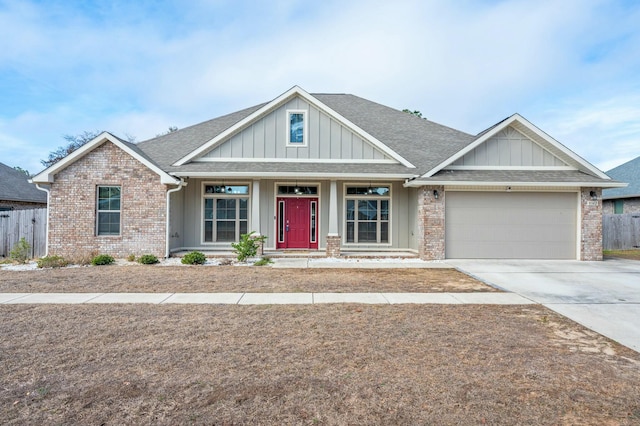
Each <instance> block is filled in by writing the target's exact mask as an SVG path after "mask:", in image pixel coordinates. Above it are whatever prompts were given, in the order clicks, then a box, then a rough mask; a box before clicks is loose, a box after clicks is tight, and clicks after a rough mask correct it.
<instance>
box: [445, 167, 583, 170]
mask: <svg viewBox="0 0 640 426" xmlns="http://www.w3.org/2000/svg"><path fill="white" fill-rule="evenodd" d="M442 170H524V171H558V170H562V171H574V170H577V169H576V168H575V167H571V166H447V167H445V168H443V169H442Z"/></svg>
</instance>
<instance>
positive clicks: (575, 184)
mask: <svg viewBox="0 0 640 426" xmlns="http://www.w3.org/2000/svg"><path fill="white" fill-rule="evenodd" d="M429 185H444V186H447V185H456V186H463V185H466V186H549V187H554V186H565V187H566V186H573V187H584V186H586V187H591V188H620V183H619V182H607V183H604V182H516V181H503V182H495V181H468V180H467V181H465V180H460V181H452V180H447V181H445V180H442V181H438V180H433V181H431V180H430V181H420V180H411V181H408V182H406V183H404V184H403V186H404V187H405V188H419V187H421V186H429Z"/></svg>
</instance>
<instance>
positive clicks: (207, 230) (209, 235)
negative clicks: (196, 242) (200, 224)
mask: <svg viewBox="0 0 640 426" xmlns="http://www.w3.org/2000/svg"><path fill="white" fill-rule="evenodd" d="M204 241H205V242H207V243H210V242H212V241H213V222H212V221H210V220H208V221H205V222H204Z"/></svg>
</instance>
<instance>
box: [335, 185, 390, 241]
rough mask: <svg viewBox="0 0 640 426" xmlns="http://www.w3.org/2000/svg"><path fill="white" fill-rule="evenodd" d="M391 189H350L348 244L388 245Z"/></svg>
mask: <svg viewBox="0 0 640 426" xmlns="http://www.w3.org/2000/svg"><path fill="white" fill-rule="evenodd" d="M390 204H391V186H390V185H376V186H371V185H368V186H367V185H347V186H346V188H345V209H346V212H345V219H346V228H345V231H346V232H345V234H346V243H352V244H389V242H390V235H389V234H390V230H389V223H390V218H391V216H390V211H391V209H390Z"/></svg>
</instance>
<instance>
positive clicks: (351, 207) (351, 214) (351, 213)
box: [347, 200, 356, 220]
mask: <svg viewBox="0 0 640 426" xmlns="http://www.w3.org/2000/svg"><path fill="white" fill-rule="evenodd" d="M355 211H356V205H355V201H354V200H347V220H354V219H355V218H356V213H355Z"/></svg>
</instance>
